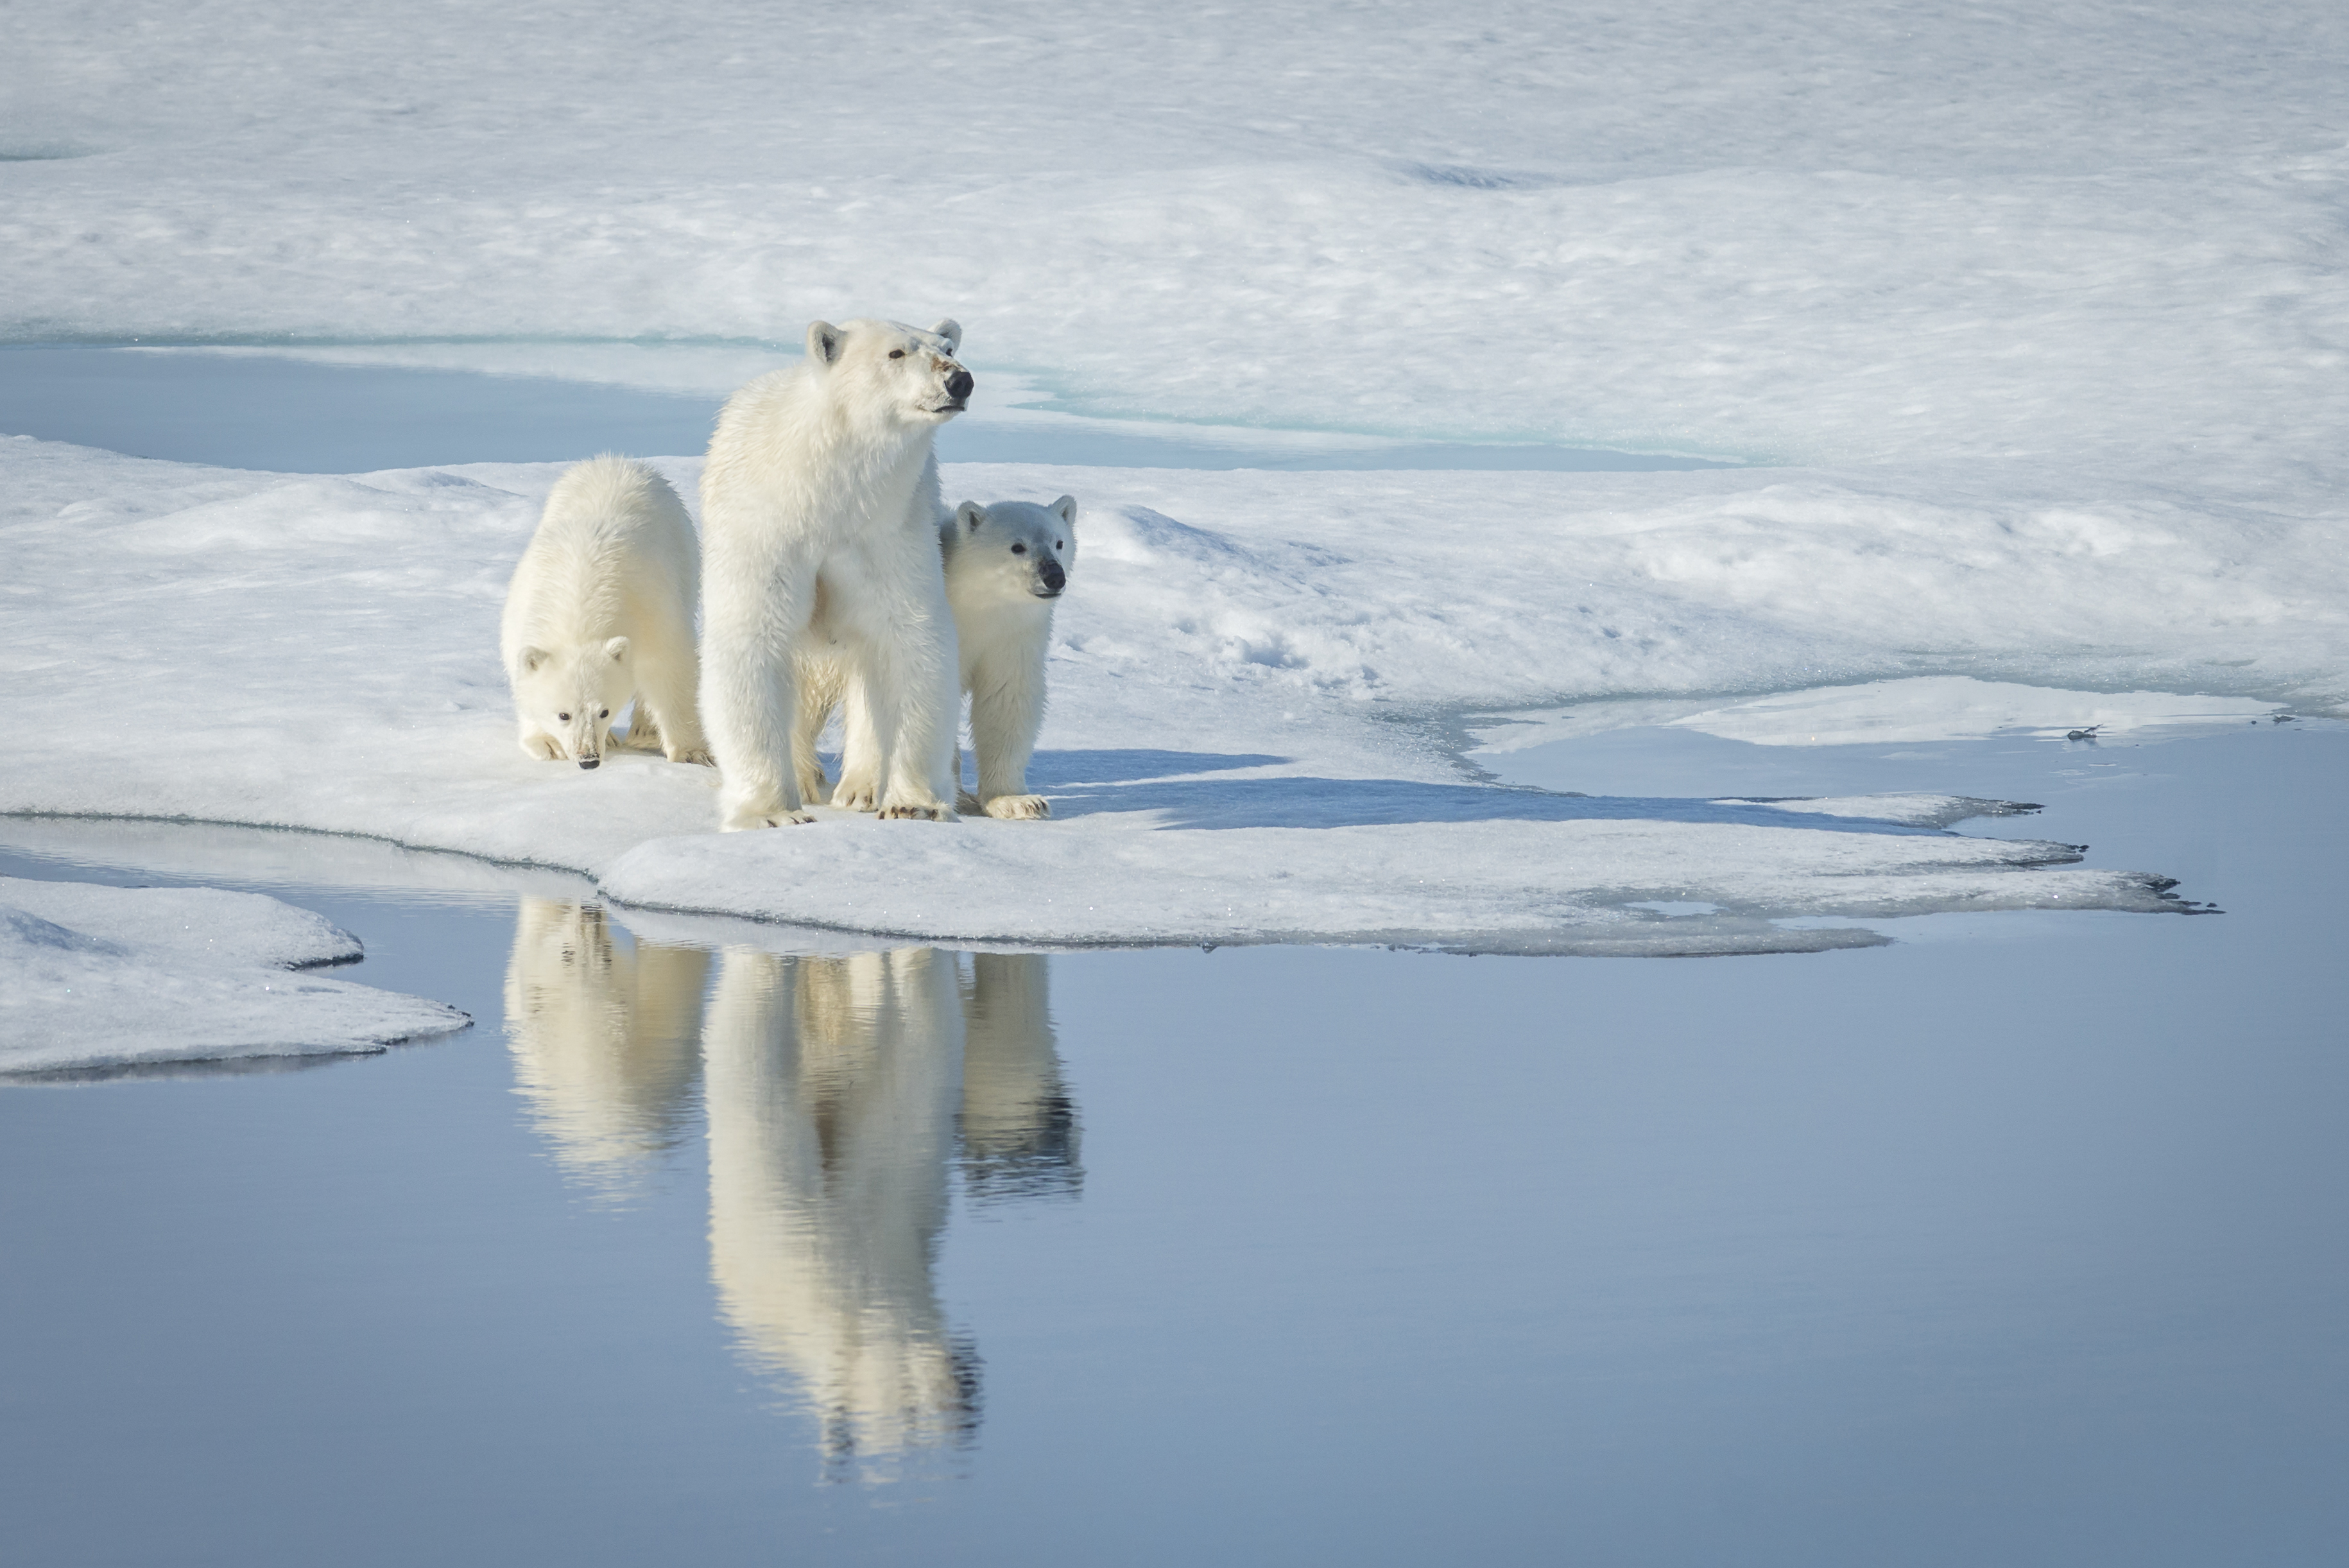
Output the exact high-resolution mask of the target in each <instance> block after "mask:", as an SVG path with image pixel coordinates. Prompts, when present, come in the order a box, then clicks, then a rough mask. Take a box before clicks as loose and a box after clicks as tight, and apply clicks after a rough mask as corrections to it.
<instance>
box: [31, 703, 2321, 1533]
mask: <svg viewBox="0 0 2349 1568" xmlns="http://www.w3.org/2000/svg"><path fill="white" fill-rule="evenodd" d="M1696 739H1697V741H1698V742H1703V743H1702V744H1698V745H1697V747H1696V749H1695V751H1688V750H1681V751H1675V750H1674V748H1676V747H1685V746H1686V745H1687V744H1688V743H1689V742H1685V741H1683V740H1682V739H1676V738H1674V737H1671V736H1665V735H1661V734H1649V735H1646V736H1644V737H1642V736H1640V735H1636V734H1634V735H1630V736H1628V737H1599V738H1598V739H1597V741H1596V742H1566V743H1563V744H1561V745H1557V746H1553V747H1547V748H1542V749H1541V750H1539V751H1538V752H1537V753H1520V754H1519V755H1518V756H1517V757H1516V758H1515V759H1513V760H1511V761H1510V763H1509V765H1510V767H1511V768H1512V769H1513V770H1516V773H1515V776H1519V777H1524V778H1527V779H1530V780H1533V781H1535V782H1544V783H1549V784H1554V785H1557V786H1559V787H1568V786H1575V785H1579V786H1581V787H1591V788H1594V790H1596V789H1615V788H1621V789H1626V790H1630V789H1633V788H1639V789H1642V790H1651V789H1653V788H1655V787H1656V786H1657V785H1658V784H1664V783H1675V782H1676V783H1677V784H1679V786H1680V790H1681V793H1687V794H1702V793H1712V792H1717V791H1727V790H1736V789H1752V788H1754V784H1753V783H1752V782H1751V778H1752V777H1754V776H1758V775H1754V774H1753V772H1752V771H1753V770H1755V769H1761V770H1764V771H1767V770H1781V771H1782V775H1784V776H1791V775H1790V774H1785V770H1792V771H1793V773H1796V774H1802V773H1804V770H1808V771H1807V774H1805V776H1806V778H1808V779H1810V780H1812V781H1813V782H1814V784H1815V785H1816V784H1817V783H1818V781H1825V782H1826V783H1827V784H1832V783H1834V782H1835V781H1837V780H1838V779H1841V780H1846V781H1851V780H1857V782H1858V783H1861V784H1866V785H1867V786H1868V787H1876V788H1884V787H1905V786H1902V785H1900V784H1899V783H1898V782H1897V779H1896V778H1894V777H1892V776H1889V775H1897V774H1898V773H1899V769H1901V768H1903V767H1917V766H1921V765H1923V763H1922V761H1921V760H1920V758H1918V757H1917V756H1915V755H1913V754H1911V755H1908V756H1888V755H1884V754H1880V753H1883V752H1885V751H1886V750H1887V749H1885V748H1877V749H1875V751H1876V752H1877V753H1879V754H1875V755H1872V756H1871V755H1863V754H1860V753H1868V751H1869V750H1870V749H1868V748H1857V747H1833V748H1789V747H1752V746H1744V745H1743V743H1742V742H1712V741H1711V739H1710V738H1708V737H1698V738H1696ZM1716 747H1727V748H1730V749H1728V750H1725V751H1724V750H1717V749H1715V748H1716ZM1918 749H1919V748H1915V747H1904V748H1894V749H1892V750H1897V751H1899V752H1905V753H1915V752H1916V751H1917V750H1918ZM1940 749H1941V750H1942V751H1943V753H1944V755H1943V757H1942V758H1941V760H1940V763H1939V764H1938V769H1937V772H1938V774H1940V775H1941V776H1942V777H1943V779H1944V782H1945V783H1946V784H1948V785H1950V786H1951V787H1968V788H1979V789H1980V790H1982V792H1983V793H1992V794H2008V795H2022V796H2025V797H2027V798H2033V799H2042V800H2045V801H2047V802H2048V803H2049V811H2048V812H2047V814H2046V815H2044V816H2042V817H2037V818H2023V819H2020V820H2019V821H2017V820H2012V819H2010V820H2003V821H2000V822H1996V823H1992V824H1989V825H1977V826H1986V827H1987V828H1990V829H1993V830H1996V831H2000V832H2013V833H2027V834H2029V835H2030V836H2052V837H2058V838H2063V837H2072V838H2075V839H2076V840H2077V841H2079V842H2085V843H2090V844H2092V845H2094V846H2095V849H2094V851H2093V852H2092V855H2091V860H2092V863H2095V864H2107V865H2151V866H2156V867H2162V868H2165V869H2168V870H2169V871H2170V872H2171V873H2172V874H2179V873H2181V872H2182V873H2183V874H2185V875H2186V876H2187V877H2188V881H2187V885H2186V886H2185V887H2184V888H2181V889H2180V891H2181V892H2185V893H2189V894H2191V895H2194V896H2197V897H2201V898H2216V899H2218V900H2219V901H2220V903H2221V904H2223V905H2224V906H2225V907H2226V909H2227V910H2228V912H2227V913H2226V914H2225V915H2223V916H2214V917H2185V916H2116V915H2060V916H2044V917H2043V916H2037V915H2004V916H1986V917H1937V918H1933V919H1927V920H1923V921H1913V922H1893V923H1891V924H1890V925H1889V926H1888V927H1887V928H1886V929H1890V930H1892V931H1893V932H1894V933H1895V934H1896V935H1898V936H1900V937H1902V938H1903V939H1904V940H1902V941H1900V942H1899V944H1898V945H1895V946H1892V947H1889V948H1881V949H1876V950H1859V951H1847V952H1837V953H1827V954H1820V955H1806V956H1800V957H1771V958H1749V959H1715V960H1703V961H1655V960H1648V961H1641V960H1604V959H1577V960H1502V959H1476V960H1468V959H1455V958H1438V957H1431V956H1423V955H1417V954H1408V953H1392V952H1381V951H1369V950H1311V949H1304V950H1299V949H1240V950H1234V949H1226V950H1218V951H1216V952H1212V953H1206V952H1199V951H1195V950H1174V951H1148V952H1088V953H1073V954H1071V953H1063V954H1053V955H1046V954H1037V953H976V954H973V953H955V952H948V951H942V950H934V949H921V948H916V949H905V950H895V951H871V952H850V951H833V952H829V953H823V952H815V951H811V950H808V949H809V948H810V946H811V944H810V943H809V942H807V941H805V940H795V939H794V938H793V937H792V934H791V933H789V932H785V931H781V930H769V931H765V932H763V933H761V932H760V931H758V930H757V929H753V928H747V927H743V926H740V925H734V926H727V927H724V928H718V927H712V928H709V929H708V931H707V932H706V934H705V940H680V932H681V931H683V932H685V933H687V934H690V933H691V932H692V931H693V929H694V928H692V927H691V926H690V925H689V924H688V925H687V926H685V927H683V928H680V927H679V926H678V923H677V922H675V921H674V919H666V920H665V921H664V922H663V924H662V925H661V927H660V930H661V933H662V936H663V940H661V941H658V942H655V941H650V940H636V939H635V938H634V937H633V936H632V934H631V933H630V932H629V930H628V929H627V919H628V916H627V913H626V911H625V910H616V909H602V908H600V907H598V906H597V905H596V904H595V902H594V901H593V899H592V898H588V897H586V896H585V890H584V889H583V888H572V887H569V886H567V885H566V884H564V882H563V880H562V879H561V878H551V877H535V878H533V879H530V880H529V881H527V882H523V881H516V882H514V883H513V884H512V886H511V887H507V888H501V887H500V886H499V885H497V883H496V880H495V878H496V877H497V876H498V875H500V874H494V873H488V872H483V871H480V870H474V871H471V872H469V873H467V874H466V875H465V876H461V877H457V876H451V877H440V879H439V880H437V881H436V874H435V873H433V872H432V871H431V869H430V867H429V866H427V867H425V868H424V869H423V870H422V871H417V870H416V869H415V867H414V866H413V865H410V864H409V862H406V861H400V857H396V856H392V855H390V854H389V852H385V859H386V862H387V864H388V863H390V862H392V861H399V862H400V863H399V866H397V867H393V870H395V871H398V874H399V875H398V877H394V876H393V875H391V874H390V873H389V872H386V873H384V874H383V875H382V876H380V877H376V874H375V873H372V872H370V871H369V870H368V865H367V857H366V856H365V855H357V856H356V857H355V856H354V854H353V853H352V852H350V851H349V850H348V846H347V841H321V840H307V839H304V838H301V837H299V836H290V835H277V834H259V833H243V832H238V831H234V830H200V829H186V830H170V829H163V828H159V827H154V826H140V827H132V826H125V825H104V824H57V823H43V822H36V821H24V820H17V821H10V822H0V844H6V845H9V846H13V848H12V849H11V851H10V853H9V854H8V855H7V857H5V859H0V871H5V872H7V873H9V874H29V875H47V876H61V875H70V876H85V877H102V878H105V879H109V880H119V881H154V880H159V879H185V880H199V881H209V882H212V883H215V884H221V885H229V886H247V887H257V888H262V889H263V890H266V891H273V892H276V893H278V894H280V895H281V896H285V897H290V898H295V901H297V902H301V903H304V904H306V905H309V906H311V907H314V908H316V909H321V910H323V911H324V912H326V914H328V915H329V916H331V917H332V918H334V919H337V920H339V921H342V922H343V923H345V924H346V925H347V926H349V927H350V928H352V929H355V930H357V931H358V932H359V933H360V934H361V935H362V936H363V937H364V938H365V940H366V941H367V948H368V955H369V956H368V958H367V961H366V963H365V964H364V965H363V966H361V967H360V968H359V969H357V971H342V972H344V973H347V974H349V975H350V976H351V977H352V978H355V979H358V980H361V981H368V982H370V983H375V984H379V985H386V986H390V987H394V988H397V989H402V990H409V991H416V992H423V993H425V994H429V995H431V996H435V997H438V998H440V999H442V1000H445V1001H448V1002H454V1003H455V1004H457V1005H459V1006H460V1007H463V1008H465V1009H466V1010H468V1011H469V1012H471V1013H472V1014H473V1015H474V1017H475V1018H476V1019H477V1020H478V1021H479V1022H478V1024H477V1026H476V1028H475V1029H474V1030H473V1031H472V1032H471V1033H469V1034H466V1035H463V1036H460V1037H458V1038H456V1039H454V1040H452V1041H450V1042H448V1043H446V1044H428V1045H421V1046H416V1047H409V1048H402V1049H398V1050H394V1051H392V1052H390V1053H388V1054H384V1055H381V1056H377V1057H371V1058H362V1059H354V1060H349V1061H346V1062H343V1063H340V1064H334V1065H329V1066H326V1067H321V1068H316V1069H314V1070H308V1071H300V1072H288V1073H283V1074H274V1075H241V1076H234V1077H218V1078H207V1077H203V1076H201V1075H195V1076H188V1077H182V1078H177V1079H168V1080H142V1081H121V1082H112V1083H107V1084H100V1085H82V1086H71V1087H58V1086H16V1087H11V1088H7V1089H5V1090H0V1260H5V1262H0V1324H5V1334H0V1519H5V1521H6V1522H5V1526H0V1530H5V1535H6V1539H7V1541H8V1544H9V1548H10V1550H9V1552H8V1556H9V1560H10V1561H12V1562H16V1561H22V1562H26V1563H154V1562H171V1563H237V1564H259V1563H317V1562H335V1563H416V1562H419V1561H428V1560H431V1561H454V1562H467V1563H471V1562H481V1563H491V1562H498V1563H505V1562H515V1561H527V1562H561V1563H646V1562H676V1563H766V1562H772V1561H778V1560H782V1561H800V1562H820V1563H832V1562H841V1563H867V1562H872V1563H899V1562H902V1563H934V1562H939V1561H945V1560H948V1559H949V1558H951V1559H953V1560H957V1561H968V1562H979V1563H1030V1562H1034V1563H1169V1564H1174V1563H1186V1564H1187V1563H1207V1562H1232V1563H1435V1562H1444V1563H1454V1562H1475V1563H1483V1562H1543V1563H1548V1562H1599V1563H1691V1564H1696V1563H1704V1564H1713V1563H1785V1564H1822V1563H1830V1564H1843V1563H1849V1564H1855V1565H1857V1564H1876V1563H1887V1562H1900V1563H1950V1564H1981V1563H2000V1564H2017V1563H2031V1564H2036V1563H2046V1564H2080V1563H2129V1564H2144V1563H2178V1564H2189V1563H2191V1564H2208V1563H2251V1562H2255V1563H2270V1564H2281V1563H2312V1564H2313V1563H2331V1562H2333V1561H2337V1552H2338V1546H2339V1541H2340V1539H2341V1532H2342V1530H2343V1527H2344V1524H2349V1504H2344V1501H2343V1497H2344V1493H2343V1489H2342V1488H2341V1487H2340V1485H2339V1478H2340V1475H2341V1474H2342V1472H2343V1468H2344V1459H2349V1401H2344V1395H2349V1354H2344V1335H2343V1332H2342V1329H2341V1324H2342V1323H2343V1321H2344V1307H2349V1243H2344V1218H2349V1062H2344V1050H2343V1046H2344V1040H2343V1034H2344V1032H2343V1030H2342V1028H2341V1026H2340V1023H2339V1012H2338V1007H2337V1002H2336V986H2335V982H2334V981H2333V975H2334V974H2335V973H2336V972H2337V970H2338V952H2339V946H2340V931H2341V929H2342V922H2341V919H2340V915H2339V912H2338V910H2339V901H2340V888H2341V886H2342V883H2343V872H2344V869H2349V846H2345V845H2344V833H2343V829H2342V827H2341V826H2340V821H2339V813H2338V797H2339V788H2338V785H2339V780H2340V779H2341V778H2342V777H2343V776H2344V772H2343V768H2344V763H2349V736H2344V734H2343V733H2341V732H2339V731H2334V730H2323V731H2319V730H2313V729H2310V728H2307V727H2301V726H2289V725H2287V726H2247V727H2246V728H2245V731H2244V732H2243V733H2242V734H2240V735H2229V736H2221V737H2218V738H2205V739H2198V740H2186V741H2178V742H2170V743H2168V744H2163V745H2149V746H2129V747H2103V748H2095V747H2084V746H2064V745H2061V744H2056V745H2049V744H2047V743H2045V742H2030V741H2027V740H2015V741H2012V742H2010V741H2004V740H1992V741H1986V742H1952V743H1948V744H1946V745H1945V746H1943V747H1942V748H1940ZM1699 753H1702V754H1699ZM1660 768H1661V769H1665V770H1667V771H1668V773H1669V777H1659V776H1657V774H1655V772H1654V770H1657V769H1660ZM1642 770H1648V771H1647V772H1644V773H1643V772H1642ZM1740 770H1744V772H1743V773H1741V771H1740ZM1888 770H1889V774H1888ZM1878 775H1887V776H1878ZM338 843H339V846H338ZM305 844H306V845H314V846H321V845H322V846H326V848H322V849H320V850H319V852H318V853H317V854H316V856H315V857H309V858H307V859H306V860H305V850H304V847H303V846H305ZM327 849H332V851H333V852H332V853H331V854H329V853H327ZM305 864H307V865H310V866H312V867H314V869H313V870H312V871H311V872H310V873H309V874H310V875H311V876H312V877H314V878H315V879H314V880H312V881H311V882H309V883H307V884H305V883H304V882H303V880H302V878H303V876H304V875H305V871H304V867H305ZM400 867H407V869H405V870H402V869H400ZM371 877H376V880H374V881H371V879H370V878H371ZM400 877H406V878H407V879H408V881H409V886H407V887H405V888H386V887H384V886H381V885H378V884H379V883H380V882H383V881H391V880H398V879H399V878H400ZM753 939H755V940H753ZM795 945H796V946H797V947H798V948H799V949H800V950H799V951H796V952H794V951H792V948H793V947H794V946H795Z"/></svg>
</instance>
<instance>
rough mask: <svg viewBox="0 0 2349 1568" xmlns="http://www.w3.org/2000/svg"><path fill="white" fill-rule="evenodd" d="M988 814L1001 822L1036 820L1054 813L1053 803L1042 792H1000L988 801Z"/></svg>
mask: <svg viewBox="0 0 2349 1568" xmlns="http://www.w3.org/2000/svg"><path fill="white" fill-rule="evenodd" d="M987 815H989V816H991V817H994V818H995V819H996V820H997V821H999V822H1035V821H1038V820H1040V818H1043V817H1047V816H1050V815H1052V803H1051V802H1050V801H1048V800H1046V799H1045V798H1044V797H1043V796H1042V795H1040V794H999V795H997V796H996V797H995V798H994V799H993V800H990V801H988V803H987Z"/></svg>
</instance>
